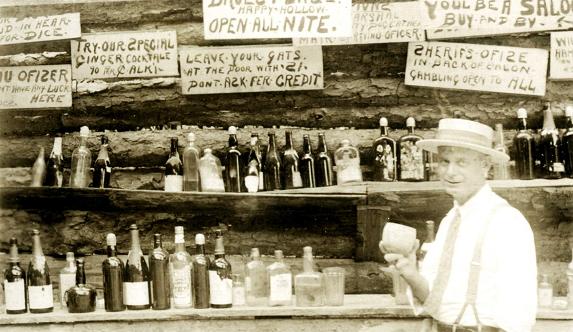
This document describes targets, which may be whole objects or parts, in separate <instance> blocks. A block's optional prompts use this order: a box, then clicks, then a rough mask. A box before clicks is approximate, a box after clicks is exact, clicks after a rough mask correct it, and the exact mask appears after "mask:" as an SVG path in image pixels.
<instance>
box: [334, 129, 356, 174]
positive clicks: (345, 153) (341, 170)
mask: <svg viewBox="0 0 573 332" xmlns="http://www.w3.org/2000/svg"><path fill="white" fill-rule="evenodd" d="M334 163H335V164H336V181H337V183H338V184H344V183H348V182H360V181H362V170H361V169H360V155H359V154H358V150H357V149H356V148H355V147H353V146H351V145H350V141H349V140H347V139H344V140H342V142H341V146H340V147H339V148H338V149H337V150H336V152H335V153H334Z"/></svg>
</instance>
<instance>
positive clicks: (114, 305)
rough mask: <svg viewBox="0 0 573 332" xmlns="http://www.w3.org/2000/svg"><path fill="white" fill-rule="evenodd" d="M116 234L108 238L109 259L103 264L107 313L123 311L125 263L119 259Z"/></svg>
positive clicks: (110, 234) (111, 234) (108, 235)
mask: <svg viewBox="0 0 573 332" xmlns="http://www.w3.org/2000/svg"><path fill="white" fill-rule="evenodd" d="M116 243H117V240H116V238H115V234H113V233H109V234H107V236H106V244H107V258H106V259H105V260H104V261H103V262H102V274H103V296H104V299H105V311H123V310H125V305H124V304H123V271H124V269H125V266H124V265H123V261H122V260H121V259H120V258H119V257H117V249H116Z"/></svg>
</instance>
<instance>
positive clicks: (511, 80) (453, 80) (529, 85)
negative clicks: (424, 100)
mask: <svg viewBox="0 0 573 332" xmlns="http://www.w3.org/2000/svg"><path fill="white" fill-rule="evenodd" d="M547 59H548V52H547V50H542V49H536V48H519V47H505V46H495V45H475V44H457V43H442V42H412V43H410V44H409V45H408V59H407V60H406V73H405V75H406V79H405V83H406V85H416V86H425V87H432V88H445V89H462V90H476V91H491V92H502V93H512V94H524V95H536V96H543V95H545V76H546V74H547Z"/></svg>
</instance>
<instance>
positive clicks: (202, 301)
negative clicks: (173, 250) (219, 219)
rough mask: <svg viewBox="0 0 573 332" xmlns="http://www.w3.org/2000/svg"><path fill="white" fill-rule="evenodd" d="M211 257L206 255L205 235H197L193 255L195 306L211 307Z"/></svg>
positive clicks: (199, 307) (200, 307) (198, 307)
mask: <svg viewBox="0 0 573 332" xmlns="http://www.w3.org/2000/svg"><path fill="white" fill-rule="evenodd" d="M209 267H210V262H209V257H207V256H206V255H205V236H204V235H203V234H197V235H195V255H194V256H193V307H194V308H195V309H206V308H209V304H210V288H209Z"/></svg>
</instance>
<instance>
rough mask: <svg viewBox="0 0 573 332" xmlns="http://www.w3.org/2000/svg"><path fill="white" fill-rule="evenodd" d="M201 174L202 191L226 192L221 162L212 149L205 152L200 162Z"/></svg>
mask: <svg viewBox="0 0 573 332" xmlns="http://www.w3.org/2000/svg"><path fill="white" fill-rule="evenodd" d="M199 174H200V176H201V191H210V192H224V191H225V182H224V181H223V176H222V175H221V174H222V173H221V162H220V161H219V158H217V157H215V156H214V155H213V153H212V150H211V149H205V150H204V151H203V157H201V159H200V160H199Z"/></svg>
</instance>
